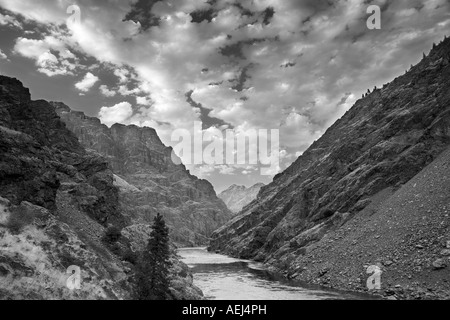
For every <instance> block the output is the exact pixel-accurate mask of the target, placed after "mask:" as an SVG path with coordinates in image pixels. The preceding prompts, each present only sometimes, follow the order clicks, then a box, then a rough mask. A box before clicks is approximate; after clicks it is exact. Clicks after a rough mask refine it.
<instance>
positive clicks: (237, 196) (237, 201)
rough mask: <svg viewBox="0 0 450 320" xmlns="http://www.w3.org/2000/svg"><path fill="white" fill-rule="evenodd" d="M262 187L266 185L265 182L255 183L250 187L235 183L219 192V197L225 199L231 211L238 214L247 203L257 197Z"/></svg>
mask: <svg viewBox="0 0 450 320" xmlns="http://www.w3.org/2000/svg"><path fill="white" fill-rule="evenodd" d="M262 187H264V184H263V183H258V184H255V185H254V186H251V187H250V188H246V187H245V186H237V185H235V184H234V185H232V186H230V187H229V188H228V189H227V190H225V191H223V192H221V193H220V194H219V198H220V199H222V200H223V202H224V203H225V204H226V206H227V207H228V209H230V210H231V212H233V213H235V214H237V213H239V212H240V211H241V210H242V209H243V208H244V207H245V206H246V205H248V204H249V203H250V202H252V201H253V200H255V199H256V197H257V196H258V193H259V190H261V188H262Z"/></svg>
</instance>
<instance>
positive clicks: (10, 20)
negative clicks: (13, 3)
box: [0, 13, 23, 29]
mask: <svg viewBox="0 0 450 320" xmlns="http://www.w3.org/2000/svg"><path fill="white" fill-rule="evenodd" d="M0 25H2V26H12V27H16V28H19V29H23V27H22V24H21V23H20V22H19V21H18V20H17V19H16V18H14V17H12V16H10V15H4V14H2V13H0Z"/></svg>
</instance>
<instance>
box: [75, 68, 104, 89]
mask: <svg viewBox="0 0 450 320" xmlns="http://www.w3.org/2000/svg"><path fill="white" fill-rule="evenodd" d="M97 81H99V78H98V77H97V76H95V75H93V74H92V73H90V72H88V73H86V75H85V76H84V78H83V80H81V81H80V82H77V83H76V84H75V87H76V88H77V89H78V90H80V91H81V92H88V91H89V90H91V88H92V87H93V86H94V85H95V84H96V83H97Z"/></svg>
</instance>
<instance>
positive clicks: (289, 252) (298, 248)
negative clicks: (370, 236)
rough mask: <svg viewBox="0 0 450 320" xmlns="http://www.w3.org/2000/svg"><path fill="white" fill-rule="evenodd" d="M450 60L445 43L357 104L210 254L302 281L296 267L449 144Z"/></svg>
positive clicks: (216, 238) (221, 233)
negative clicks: (258, 263)
mask: <svg viewBox="0 0 450 320" xmlns="http://www.w3.org/2000/svg"><path fill="white" fill-rule="evenodd" d="M449 62H450V40H449V39H447V38H446V39H445V40H444V41H443V42H441V43H440V44H439V45H435V46H434V47H433V49H432V50H431V52H430V54H429V55H428V56H425V57H424V59H423V60H422V61H421V62H420V63H419V64H417V65H416V66H414V67H413V68H412V69H411V70H410V71H408V72H407V73H406V74H405V75H403V76H400V77H398V78H396V79H394V80H393V81H392V82H391V83H389V84H387V85H385V86H383V88H379V89H375V90H374V91H373V92H371V94H369V95H368V96H366V97H364V98H363V99H360V100H358V101H357V102H356V103H355V105H354V106H353V107H352V108H351V109H350V110H349V111H348V112H347V113H346V114H345V115H344V116H343V117H342V118H341V119H339V120H337V121H336V123H335V124H333V125H332V126H331V127H330V128H329V129H328V130H327V131H326V133H325V134H324V135H323V136H322V137H321V138H320V139H319V140H318V141H316V142H314V143H313V144H312V145H311V147H310V148H309V149H308V150H307V151H306V152H305V153H304V154H303V155H302V156H300V157H299V158H298V159H297V160H296V161H295V162H294V163H293V164H292V165H291V166H290V167H289V168H288V169H286V170H285V171H284V172H282V173H280V174H278V175H277V176H275V178H274V180H273V182H272V183H271V184H269V185H267V186H265V187H263V188H262V189H261V191H260V193H259V195H258V198H257V199H256V200H255V201H253V202H252V203H250V204H249V205H248V206H247V207H246V208H245V209H244V210H243V212H241V214H240V215H239V216H238V217H236V218H234V219H233V220H231V221H230V222H229V223H228V224H227V225H225V226H224V227H222V228H220V229H218V230H217V231H216V232H215V233H214V235H213V240H212V241H211V243H210V249H211V250H218V251H222V252H224V253H227V254H230V255H232V256H236V257H239V258H245V259H254V260H257V261H262V262H266V263H268V264H269V265H271V266H272V267H273V268H274V269H276V270H278V271H280V272H283V273H284V272H286V274H290V275H293V274H297V276H298V275H299V272H298V270H294V269H295V261H297V260H301V257H302V256H304V255H306V254H307V255H309V254H312V253H311V252H312V251H313V250H315V249H314V248H315V244H316V243H321V239H323V237H324V236H326V235H327V234H328V233H329V232H331V231H333V230H340V228H342V226H343V225H345V224H346V223H348V221H351V220H352V219H354V217H355V216H357V215H358V213H359V212H361V211H362V210H364V209H365V208H366V207H368V206H369V205H370V204H371V203H372V201H373V197H374V196H375V195H376V194H378V193H379V192H382V191H383V190H386V189H387V188H400V187H401V186H402V185H404V184H405V183H407V182H408V181H409V180H410V179H412V178H413V177H414V176H416V175H417V174H418V173H419V172H420V171H421V170H423V169H424V168H425V167H426V166H427V165H429V164H430V163H431V162H432V161H433V160H435V159H436V158H437V157H438V156H439V154H441V153H442V152H443V151H444V150H445V149H446V148H447V147H448V146H449V144H450V132H449V127H450V108H449V102H450V93H449V91H448V87H449V85H450V65H449ZM331 251H332V250H331ZM330 259H332V257H330ZM367 260H368V261H370V260H371V259H370V258H368V259H367ZM313 261H314V260H313ZM293 266H294V267H293ZM309 267H310V266H309V265H307V266H306V268H309ZM359 267H360V268H363V266H359ZM299 277H300V278H301V276H299ZM316 277H317V278H320V274H319V273H317V274H316ZM346 288H349V289H351V290H355V289H359V290H364V285H363V284H361V283H359V284H358V286H357V288H355V287H354V286H346Z"/></svg>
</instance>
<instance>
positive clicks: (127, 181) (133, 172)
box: [52, 102, 231, 246]
mask: <svg viewBox="0 0 450 320" xmlns="http://www.w3.org/2000/svg"><path fill="white" fill-rule="evenodd" d="M52 105H53V106H54V107H55V109H56V111H57V113H58V114H59V116H60V117H61V119H62V120H63V121H64V122H65V123H66V125H67V127H68V128H69V129H70V130H71V131H73V132H74V133H75V135H76V136H77V137H78V138H79V140H80V142H81V144H82V145H83V146H84V147H85V148H86V149H88V150H93V151H95V152H97V153H99V154H101V155H103V156H104V157H105V158H106V159H107V160H108V162H109V163H110V164H111V167H112V170H113V172H114V173H115V184H116V186H118V187H119V189H120V193H119V198H120V203H121V204H122V208H123V214H124V215H125V216H126V218H127V219H129V220H130V221H133V224H136V225H149V224H151V222H152V220H153V218H154V216H155V215H156V213H157V212H160V213H161V214H163V215H164V218H165V219H166V221H167V224H168V226H169V228H170V230H171V238H172V240H173V241H174V242H176V243H177V244H178V245H180V246H196V245H204V244H207V243H208V241H209V237H210V236H211V234H212V232H213V231H214V230H216V229H217V228H219V227H221V226H222V225H224V224H225V223H226V222H227V221H229V219H230V218H231V212H230V211H229V210H228V209H227V207H226V206H225V204H224V203H223V201H222V200H220V199H219V198H218V197H217V195H216V192H215V191H214V188H213V186H212V185H211V184H210V183H209V182H208V181H206V180H201V179H198V178H197V177H195V176H193V175H191V174H190V173H189V171H187V170H186V167H185V166H184V165H178V164H175V163H174V162H173V161H172V148H169V147H166V146H165V145H164V144H163V143H162V142H161V140H160V139H159V137H158V135H157V133H156V131H155V130H154V129H151V128H141V127H137V126H133V125H131V126H124V125H121V124H115V125H113V126H112V127H111V128H108V127H107V126H105V125H103V124H101V122H100V120H99V119H97V118H94V117H88V116H86V115H85V114H84V113H82V112H76V111H72V110H71V109H70V108H69V107H68V106H66V105H64V104H63V103H57V102H52Z"/></svg>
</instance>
